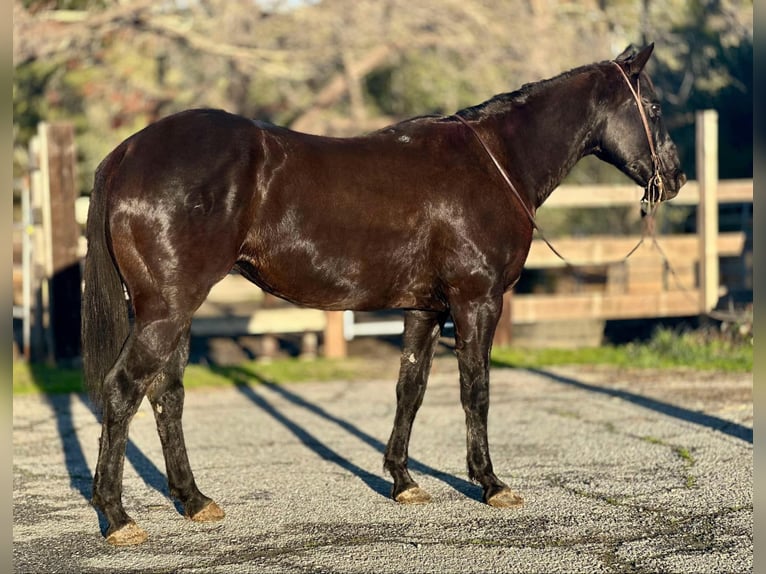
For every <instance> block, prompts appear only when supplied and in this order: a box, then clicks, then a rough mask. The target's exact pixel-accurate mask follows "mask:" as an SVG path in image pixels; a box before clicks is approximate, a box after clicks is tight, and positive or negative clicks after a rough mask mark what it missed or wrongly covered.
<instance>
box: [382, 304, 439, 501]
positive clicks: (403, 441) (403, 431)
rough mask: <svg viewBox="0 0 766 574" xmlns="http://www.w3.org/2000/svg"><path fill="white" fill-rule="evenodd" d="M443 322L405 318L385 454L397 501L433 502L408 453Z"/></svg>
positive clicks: (431, 316)
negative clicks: (409, 463) (416, 477)
mask: <svg viewBox="0 0 766 574" xmlns="http://www.w3.org/2000/svg"><path fill="white" fill-rule="evenodd" d="M442 322H443V317H442V316H441V315H439V314H437V313H429V312H425V311H408V312H407V313H406V314H405V316H404V344H403V346H402V359H401V361H402V364H401V368H400V371H399V381H398V383H397V385H396V415H395V417H394V428H393V430H392V431H391V438H390V439H389V440H388V445H387V446H386V453H385V455H384V467H385V468H386V470H388V471H389V472H390V473H391V476H392V477H393V479H394V486H393V489H392V490H391V497H392V498H393V499H394V500H396V501H397V502H402V503H410V504H412V503H424V502H428V501H429V500H430V499H431V497H430V496H429V495H428V493H427V492H426V491H424V490H423V489H421V488H420V487H419V486H418V484H417V483H416V482H415V481H414V480H413V479H412V477H411V476H410V473H409V471H408V470H407V451H408V448H409V442H410V433H411V432H412V423H413V422H414V420H415V415H416V414H417V411H418V409H419V408H420V405H421V404H422V402H423V395H424V394H425V391H426V383H427V381H428V373H429V372H430V370H431V361H432V360H433V356H434V350H435V349H436V342H437V341H438V339H439V332H440V327H441V325H440V323H442Z"/></svg>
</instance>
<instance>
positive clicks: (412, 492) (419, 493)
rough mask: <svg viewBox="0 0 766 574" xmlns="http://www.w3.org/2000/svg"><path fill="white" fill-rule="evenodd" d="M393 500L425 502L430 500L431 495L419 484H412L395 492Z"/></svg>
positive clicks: (402, 502)
mask: <svg viewBox="0 0 766 574" xmlns="http://www.w3.org/2000/svg"><path fill="white" fill-rule="evenodd" d="M394 500H396V502H400V503H401V504H426V503H427V502H431V495H430V494H428V493H427V492H426V491H425V490H423V489H422V488H420V487H419V486H413V487H411V488H408V489H407V490H404V491H402V492H400V493H399V494H397V495H396V497H395V498H394Z"/></svg>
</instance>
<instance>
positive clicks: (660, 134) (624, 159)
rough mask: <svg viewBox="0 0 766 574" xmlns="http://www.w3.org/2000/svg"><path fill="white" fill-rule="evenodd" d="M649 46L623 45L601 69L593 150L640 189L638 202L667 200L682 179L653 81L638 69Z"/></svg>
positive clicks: (643, 64) (644, 61) (642, 64)
mask: <svg viewBox="0 0 766 574" xmlns="http://www.w3.org/2000/svg"><path fill="white" fill-rule="evenodd" d="M653 49H654V44H649V45H648V46H647V47H646V48H644V49H642V50H640V51H638V50H634V49H632V48H628V49H627V50H625V51H624V52H623V53H622V54H620V55H619V56H617V58H616V59H615V60H614V61H613V62H611V64H613V65H610V66H607V68H606V69H605V72H606V74H608V75H609V78H610V80H609V84H608V85H609V98H608V102H609V103H608V105H607V117H606V121H605V122H604V129H603V132H602V134H601V141H600V146H599V148H598V150H597V151H596V155H597V156H598V157H599V158H601V159H603V160H605V161H607V162H609V163H611V164H613V165H615V166H616V167H617V168H619V169H620V170H621V171H622V172H623V173H625V174H626V175H627V176H628V177H630V178H631V179H633V181H635V182H636V183H638V185H640V186H642V187H643V188H644V190H645V191H644V197H643V199H642V204H646V203H656V202H659V201H665V200H668V199H672V198H674V197H675V196H676V195H677V194H678V190H679V189H680V188H681V186H683V184H684V183H685V182H686V175H685V174H684V172H683V171H682V170H681V165H680V161H679V159H678V150H677V149H676V145H675V144H674V143H673V140H671V139H670V136H669V135H668V132H667V130H666V129H665V124H664V123H663V121H662V109H661V107H660V102H659V101H658V98H657V94H656V92H655V90H654V86H653V85H652V82H651V80H650V79H649V76H647V74H646V72H644V71H643V70H644V66H645V65H646V62H647V61H648V60H649V57H650V56H651V55H652V50H653ZM637 104H638V105H637ZM639 105H640V108H639Z"/></svg>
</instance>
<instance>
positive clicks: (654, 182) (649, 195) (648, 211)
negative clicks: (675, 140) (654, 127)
mask: <svg viewBox="0 0 766 574" xmlns="http://www.w3.org/2000/svg"><path fill="white" fill-rule="evenodd" d="M612 64H614V65H615V66H616V67H617V69H618V70H620V74H622V77H623V78H624V79H625V82H626V83H627V84H628V88H630V93H631V94H632V95H633V98H634V99H635V100H636V105H637V106H638V113H639V114H640V116H641V123H642V124H643V126H644V132H645V133H646V139H647V141H648V142H649V151H650V152H651V154H652V166H653V168H654V174H653V175H652V177H651V178H650V179H649V181H648V182H647V183H646V191H645V192H644V197H643V198H641V212H642V215H653V214H654V211H655V210H656V208H657V205H659V203H660V202H661V201H662V199H663V197H665V183H664V181H663V180H662V176H661V175H660V159H659V157H658V156H657V152H656V151H655V148H654V141H653V140H652V132H651V129H650V128H649V121H648V120H647V119H646V112H645V111H644V106H643V105H642V104H641V85H640V82H639V83H638V91H636V90H635V89H634V88H633V85H632V84H631V83H630V78H628V75H627V74H626V73H625V71H624V70H623V69H622V67H621V66H620V65H619V64H618V63H617V62H615V61H612ZM452 117H454V118H456V119H457V120H458V121H460V122H461V123H462V124H464V125H465V126H466V127H467V128H468V129H469V131H471V132H472V133H473V135H474V136H475V137H476V139H477V140H478V141H479V143H480V144H481V147H483V148H484V151H485V152H486V153H487V155H488V156H489V159H491V160H492V163H493V164H495V167H496V168H497V171H498V173H499V174H500V175H501V176H502V178H503V180H504V181H505V183H506V184H507V185H508V188H509V189H510V190H511V192H513V195H515V196H516V199H518V200H519V203H520V204H521V207H522V209H523V210H524V213H525V214H526V215H527V217H528V218H529V221H530V222H531V223H532V227H533V228H534V229H536V230H537V232H538V234H539V235H540V239H542V240H543V242H545V244H546V245H547V246H548V247H549V248H550V250H551V251H552V252H553V253H554V254H555V255H556V256H557V257H558V258H559V259H561V261H563V262H564V264H565V265H566V266H567V267H569V268H571V269H573V270H574V269H575V266H574V265H572V264H571V263H570V262H569V261H568V260H567V259H566V257H564V256H563V255H562V254H561V253H559V251H558V250H557V249H556V248H555V247H554V246H553V244H552V243H551V242H550V241H549V240H548V238H547V237H545V234H544V233H543V230H542V229H541V228H540V226H539V225H538V224H537V221H536V220H535V216H534V214H533V213H532V210H530V208H529V207H527V203H526V202H525V201H524V199H522V197H521V194H520V193H519V191H518V190H517V189H516V186H515V185H513V182H511V178H510V177H509V176H508V172H507V171H506V170H505V168H504V167H503V166H502V165H501V164H500V162H499V161H498V159H497V158H496V157H495V154H493V153H492V150H490V149H489V146H488V145H487V144H486V142H485V141H484V138H482V137H481V134H479V132H478V131H477V130H476V128H475V127H473V126H472V125H471V124H470V123H469V122H468V121H467V120H466V119H465V118H464V117H463V116H461V115H459V114H455V115H454V116H452ZM532 209H534V207H533V208H532ZM649 219H652V218H649ZM650 227H651V228H652V230H653V228H654V225H653V224H650ZM645 236H646V226H644V229H643V231H642V233H641V239H640V240H639V241H638V243H636V245H635V246H634V247H633V248H632V249H631V250H630V251H629V252H628V253H627V254H626V255H625V256H624V257H623V258H622V259H619V260H616V261H614V262H608V263H620V262H623V261H625V260H627V259H628V257H630V256H631V255H633V253H635V252H636V250H637V249H638V248H639V247H640V246H641V245H642V244H643V242H644V238H645ZM655 243H656V240H655Z"/></svg>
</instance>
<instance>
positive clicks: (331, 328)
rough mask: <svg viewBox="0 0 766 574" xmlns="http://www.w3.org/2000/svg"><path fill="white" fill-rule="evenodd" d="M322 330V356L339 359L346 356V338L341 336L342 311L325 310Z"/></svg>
mask: <svg viewBox="0 0 766 574" xmlns="http://www.w3.org/2000/svg"><path fill="white" fill-rule="evenodd" d="M325 315H326V316H327V324H326V326H325V330H324V353H323V354H324V356H325V357H327V358H330V359H340V358H343V357H345V356H346V354H347V349H346V338H345V337H344V336H343V311H327V312H326V313H325Z"/></svg>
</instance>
